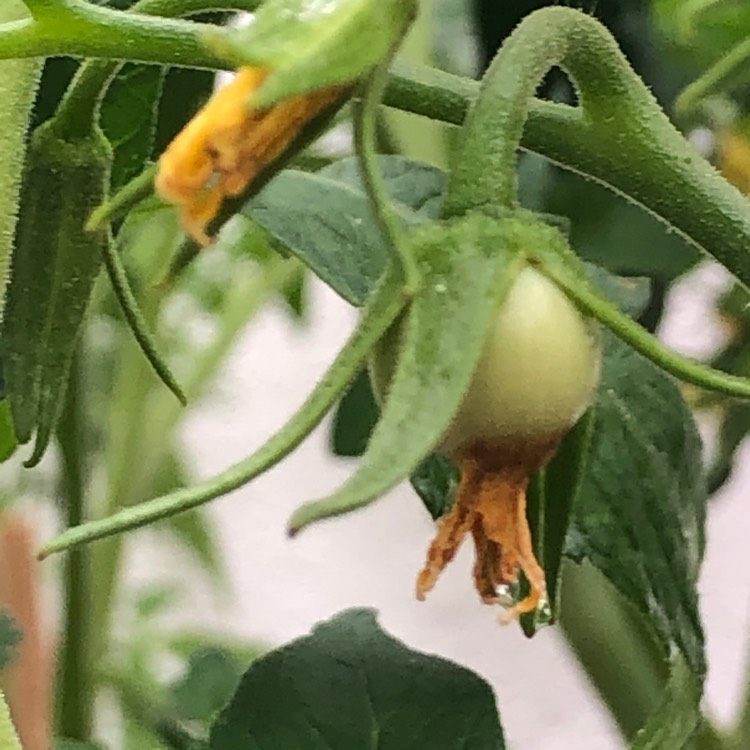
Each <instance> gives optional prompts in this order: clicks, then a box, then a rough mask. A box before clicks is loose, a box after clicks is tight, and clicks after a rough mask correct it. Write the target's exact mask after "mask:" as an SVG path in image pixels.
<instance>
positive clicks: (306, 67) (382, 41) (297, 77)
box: [206, 0, 416, 107]
mask: <svg viewBox="0 0 750 750" xmlns="http://www.w3.org/2000/svg"><path fill="white" fill-rule="evenodd" d="M415 14H416V2H415V0H326V1H325V2H321V0H267V2H265V3H263V5H262V7H261V8H260V9H259V10H258V12H257V13H256V14H255V18H254V20H253V23H251V24H250V25H249V26H248V27H246V28H243V29H237V30H236V31H234V32H232V33H230V34H227V33H226V32H223V33H215V34H211V35H207V36H206V42H207V44H209V45H210V46H213V47H214V48H215V49H216V50H217V51H221V52H222V53H223V54H225V55H231V56H232V57H234V58H235V60H236V62H237V63H238V64H239V65H248V64H249V65H257V66H261V67H263V68H268V69H269V70H270V71H271V75H270V76H269V77H268V79H267V80H266V82H265V83H264V85H263V86H262V88H261V89H260V90H259V92H258V94H257V96H256V97H254V103H256V104H257V106H263V107H267V106H269V105H271V104H273V103H275V102H277V101H279V100H280V99H285V98H287V97H290V96H293V95H295V94H304V93H306V92H308V91H315V90H317V89H323V88H329V87H332V86H340V85H345V84H350V83H352V82H353V81H355V80H357V79H358V78H360V77H361V76H362V75H364V74H365V73H367V72H368V71H369V70H371V69H372V68H373V67H374V66H375V65H376V64H377V63H378V62H379V61H380V60H382V59H383V58H384V57H386V55H387V54H388V53H389V51H390V50H391V48H392V47H393V45H394V44H395V43H396V42H397V41H398V40H399V39H400V38H401V37H402V36H403V35H404V33H405V31H406V28H407V26H408V24H409V22H410V21H411V19H412V18H413V17H414V15H415Z"/></svg>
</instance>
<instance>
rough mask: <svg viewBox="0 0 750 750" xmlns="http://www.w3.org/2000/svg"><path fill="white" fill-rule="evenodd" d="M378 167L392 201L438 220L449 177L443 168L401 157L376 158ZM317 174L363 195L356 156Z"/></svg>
mask: <svg viewBox="0 0 750 750" xmlns="http://www.w3.org/2000/svg"><path fill="white" fill-rule="evenodd" d="M377 166H378V171H379V173H380V177H381V179H382V180H383V185H384V187H385V191H386V194H387V195H388V197H389V198H390V199H391V200H393V201H396V203H400V204H403V205H404V206H408V207H409V208H410V209H411V210H412V211H414V213H416V214H419V215H420V216H423V217H424V218H425V219H437V218H438V216H439V215H440V202H441V199H442V195H443V192H444V191H445V187H446V185H447V183H448V176H447V175H446V173H445V172H444V171H443V170H442V169H438V168H437V167H433V166H432V165H430V164H423V163H422V162H419V161H413V160H412V159H405V158H404V157H403V156H379V157H378V160H377ZM318 175H319V176H321V177H327V178H328V179H330V180H337V181H339V182H344V183H346V184H347V185H350V186H351V187H353V188H355V189H356V190H358V191H359V192H362V193H364V185H363V182H362V174H361V172H360V169H359V159H357V158H356V157H348V158H346V159H340V160H339V161H335V162H333V164H330V165H329V166H327V167H324V168H323V169H321V170H320V171H319V172H318Z"/></svg>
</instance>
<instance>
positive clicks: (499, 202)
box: [444, 7, 673, 216]
mask: <svg viewBox="0 0 750 750" xmlns="http://www.w3.org/2000/svg"><path fill="white" fill-rule="evenodd" d="M555 66H559V67H560V68H562V69H563V70H564V71H565V72H566V73H567V74H568V76H569V77H570V79H571V81H572V82H573V84H574V86H575V89H576V92H577V96H578V100H579V106H578V107H576V108H573V109H572V115H573V116H574V117H575V118H576V119H577V120H578V121H580V122H581V123H582V124H583V123H586V124H594V125H595V126H596V127H598V128H601V129H605V130H613V125H614V130H615V131H616V136H617V137H618V138H619V139H620V140H621V142H622V144H623V145H625V146H626V147H627V148H632V147H633V146H635V145H636V144H637V145H638V146H640V143H639V141H642V140H643V137H644V135H647V137H648V138H649V139H651V140H657V141H661V142H666V143H668V144H669V145H671V143H670V142H671V141H672V138H673V133H672V131H673V128H672V126H671V125H670V123H669V121H668V120H667V119H666V117H665V116H664V114H663V113H662V111H661V109H660V108H659V106H658V104H657V103H656V100H655V99H654V98H653V97H652V96H651V94H650V93H649V92H648V90H647V89H646V87H645V86H644V85H643V83H642V81H641V80H640V79H639V78H638V76H637V75H636V74H635V72H634V71H633V69H632V68H631V66H630V64H629V63H628V61H627V60H626V59H625V57H624V55H623V54H622V52H621V51H620V49H619V47H618V46H617V43H616V41H615V39H614V38H613V37H612V35H611V34H610V33H609V32H608V31H607V29H606V28H605V27H604V26H602V25H601V24H600V23H599V22H598V21H596V20H595V19H594V18H592V17H591V16H589V15H587V14H585V13H581V12H579V11H577V10H573V9H571V8H563V7H555V8H545V9H543V10H540V11H537V12H535V13H532V14H530V15H529V16H527V17H526V19H524V21H522V22H521V24H520V25H519V26H518V27H517V28H516V30H515V31H514V32H513V33H512V34H511V35H510V36H509V37H508V39H507V40H506V41H505V43H504V44H503V46H502V48H501V49H500V51H499V53H498V54H497V57H496V58H495V60H494V61H493V63H492V65H491V66H490V68H489V70H488V72H487V74H486V76H485V78H484V81H483V83H482V88H481V90H480V93H479V98H478V99H477V102H476V105H475V106H474V108H473V110H472V111H471V113H470V114H469V117H468V118H467V121H466V124H465V126H464V129H463V135H462V139H461V143H460V147H459V149H458V152H457V154H456V160H455V168H454V171H453V175H452V178H451V182H450V185H449V188H448V195H447V198H446V203H445V208H444V214H445V215H447V216H450V215H455V214H462V213H465V212H466V211H469V210H473V209H482V208H485V207H488V208H490V210H492V208H493V207H494V208H497V207H505V208H513V207H515V206H516V205H517V200H518V199H517V176H516V166H517V165H516V161H517V157H516V152H517V150H518V148H519V146H520V144H521V138H522V135H523V131H524V126H525V124H526V120H527V117H528V110H529V106H530V104H531V101H532V99H533V97H534V94H535V92H536V89H537V88H538V86H539V84H540V83H541V81H542V79H543V78H544V76H545V75H546V73H548V72H549V70H550V69H551V68H552V67H555ZM644 131H645V132H644ZM636 164H637V163H636ZM633 166H634V165H633V163H632V159H631V160H630V161H629V164H628V167H629V168H633Z"/></svg>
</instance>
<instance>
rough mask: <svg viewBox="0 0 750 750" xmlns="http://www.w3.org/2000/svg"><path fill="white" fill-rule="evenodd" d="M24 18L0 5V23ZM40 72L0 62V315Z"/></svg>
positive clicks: (36, 64) (34, 62) (11, 2)
mask: <svg viewBox="0 0 750 750" xmlns="http://www.w3.org/2000/svg"><path fill="white" fill-rule="evenodd" d="M28 16H29V12H28V8H27V7H26V6H25V5H24V3H22V2H21V0H3V2H2V3H0V22H3V23H5V22H12V21H19V20H21V19H23V18H27V17H28ZM41 69H42V66H41V61H40V60H38V59H31V60H3V61H1V62H0V101H2V107H0V133H2V138H0V311H1V310H2V301H1V300H2V297H3V292H4V290H5V283H6V281H7V278H8V266H9V264H10V259H11V253H12V249H13V232H14V229H15V226H16V221H17V219H18V198H19V191H20V188H21V179H22V175H23V161H24V152H25V150H26V141H27V138H26V134H27V129H28V127H29V117H30V115H31V111H32V107H33V105H34V94H35V93H36V89H37V84H38V82H39V77H40V74H41Z"/></svg>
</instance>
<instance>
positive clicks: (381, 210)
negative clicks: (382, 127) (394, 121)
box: [354, 58, 420, 296]
mask: <svg viewBox="0 0 750 750" xmlns="http://www.w3.org/2000/svg"><path fill="white" fill-rule="evenodd" d="M389 59H390V58H386V59H385V60H384V61H383V62H382V63H381V64H380V65H378V66H377V67H376V68H375V70H374V72H373V73H372V75H371V76H370V78H369V80H368V81H367V83H366V84H365V92H364V97H363V98H362V100H361V101H360V102H359V103H358V105H357V108H356V112H355V118H354V140H355V146H356V151H357V156H358V157H359V163H360V169H361V172H362V182H363V183H364V186H365V190H366V192H367V195H368V197H369V199H370V205H371V206H372V209H373V213H374V214H375V220H376V221H377V223H378V224H379V225H380V230H381V233H382V234H383V237H384V239H385V241H386V244H387V245H388V246H389V247H390V248H391V251H392V252H393V254H394V256H395V258H396V261H397V262H398V263H399V264H400V266H401V269H402V271H403V274H404V280H405V289H404V292H405V294H406V295H408V296H411V295H413V294H414V293H415V292H416V290H417V288H418V286H419V279H420V273H419V268H418V267H417V263H416V260H415V259H414V257H413V255H412V253H411V252H410V248H409V246H408V245H407V244H406V242H405V240H404V236H403V232H402V231H401V227H400V225H399V223H398V222H397V221H396V220H395V219H394V216H393V211H392V209H391V206H390V199H389V198H388V195H387V193H386V190H385V187H384V185H383V181H382V179H381V177H380V172H379V171H378V165H377V156H376V153H375V152H376V143H377V133H376V123H377V112H378V107H379V106H380V102H381V100H382V98H383V92H384V91H385V87H386V84H387V83H388V62H389Z"/></svg>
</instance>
